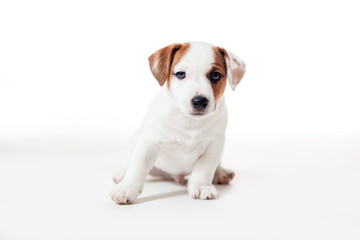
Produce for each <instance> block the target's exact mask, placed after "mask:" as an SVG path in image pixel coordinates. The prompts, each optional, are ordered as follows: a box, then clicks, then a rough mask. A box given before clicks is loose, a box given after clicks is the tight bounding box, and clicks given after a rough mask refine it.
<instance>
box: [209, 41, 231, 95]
mask: <svg viewBox="0 0 360 240" xmlns="http://www.w3.org/2000/svg"><path fill="white" fill-rule="evenodd" d="M213 51H214V62H213V64H212V66H211V68H210V69H209V71H208V72H207V73H206V76H207V78H208V79H209V81H210V74H211V72H213V71H215V72H219V73H220V74H221V75H222V77H221V79H220V81H219V82H217V83H213V82H211V81H210V82H211V87H212V89H213V93H214V98H215V101H216V102H217V101H218V100H219V99H220V98H221V96H222V95H223V93H224V91H225V87H226V77H227V70H226V62H225V58H224V56H223V54H222V52H221V49H220V48H219V47H213Z"/></svg>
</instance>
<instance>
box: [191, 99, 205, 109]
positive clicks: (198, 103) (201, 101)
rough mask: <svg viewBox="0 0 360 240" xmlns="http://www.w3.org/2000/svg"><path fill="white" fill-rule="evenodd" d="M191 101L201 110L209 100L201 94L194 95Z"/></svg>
mask: <svg viewBox="0 0 360 240" xmlns="http://www.w3.org/2000/svg"><path fill="white" fill-rule="evenodd" d="M191 103H192V105H193V107H194V108H195V109H196V110H199V111H200V110H203V109H204V108H206V106H207V105H208V103H209V100H208V99H207V98H206V97H203V96H195V97H194V98H193V99H192V100H191Z"/></svg>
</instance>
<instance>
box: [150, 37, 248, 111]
mask: <svg viewBox="0 0 360 240" xmlns="http://www.w3.org/2000/svg"><path fill="white" fill-rule="evenodd" d="M149 64H150V69H151V72H152V74H153V75H154V77H155V78H156V79H157V80H158V82H159V84H160V86H163V85H164V84H165V82H167V88H168V89H169V91H170V93H171V96H172V97H173V98H174V100H175V102H176V103H177V104H178V106H179V108H180V110H181V111H182V112H183V113H184V114H186V115H189V116H193V117H201V116H206V115H208V114H210V113H212V112H213V111H214V110H215V108H216V104H217V102H218V101H219V100H220V99H221V98H222V96H223V93H224V91H225V87H226V79H228V81H229V84H230V87H231V89H232V90H235V88H236V86H237V85H238V84H239V82H240V80H241V79H242V77H243V76H244V74H245V63H244V62H243V61H242V60H240V59H239V58H238V57H237V56H235V55H234V54H232V53H230V52H229V51H226V50H225V49H224V48H221V47H215V46H212V45H210V44H208V43H204V42H190V43H183V44H180V43H175V44H172V45H169V46H167V47H164V48H162V49H160V50H158V51H157V52H155V53H153V54H152V55H151V56H150V57H149Z"/></svg>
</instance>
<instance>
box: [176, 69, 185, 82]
mask: <svg viewBox="0 0 360 240" xmlns="http://www.w3.org/2000/svg"><path fill="white" fill-rule="evenodd" d="M175 76H176V77H177V78H178V79H180V80H183V79H184V78H185V76H186V74H185V72H182V71H180V72H177V73H175Z"/></svg>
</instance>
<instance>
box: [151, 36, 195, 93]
mask: <svg viewBox="0 0 360 240" xmlns="http://www.w3.org/2000/svg"><path fill="white" fill-rule="evenodd" d="M189 46H190V44H189V43H183V44H180V43H174V44H172V45H169V46H167V47H164V48H162V49H160V50H158V51H157V52H155V53H153V54H152V55H151V56H150V57H149V58H148V59H149V64H150V69H151V72H152V74H153V75H154V77H155V78H156V80H158V82H159V84H160V86H162V85H164V83H165V82H166V81H167V82H168V87H170V78H171V75H172V73H173V72H172V71H173V68H174V66H175V65H176V64H177V63H178V62H179V61H180V59H181V58H182V56H183V55H184V54H185V52H186V51H187V49H188V48H189Z"/></svg>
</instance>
